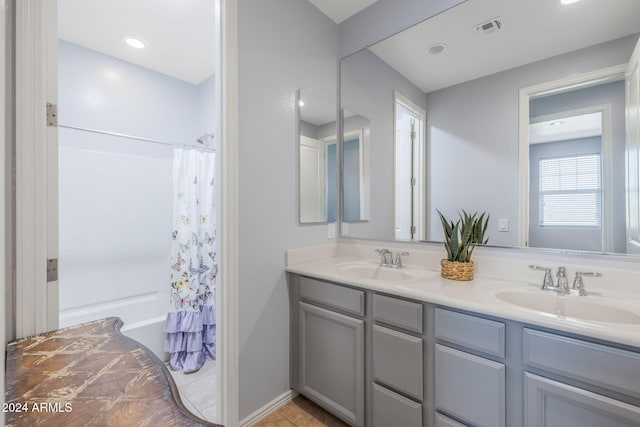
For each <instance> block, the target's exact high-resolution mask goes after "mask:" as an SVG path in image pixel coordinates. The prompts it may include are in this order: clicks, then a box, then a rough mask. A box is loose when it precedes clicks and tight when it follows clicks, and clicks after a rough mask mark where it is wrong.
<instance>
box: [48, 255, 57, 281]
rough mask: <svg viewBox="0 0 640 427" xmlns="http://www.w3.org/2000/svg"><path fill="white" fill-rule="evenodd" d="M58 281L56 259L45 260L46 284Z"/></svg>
mask: <svg viewBox="0 0 640 427" xmlns="http://www.w3.org/2000/svg"><path fill="white" fill-rule="evenodd" d="M57 280H58V258H53V259H48V260H47V283H49V282H56V281H57Z"/></svg>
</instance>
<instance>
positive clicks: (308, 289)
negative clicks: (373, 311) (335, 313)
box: [300, 277, 364, 316]
mask: <svg viewBox="0 0 640 427" xmlns="http://www.w3.org/2000/svg"><path fill="white" fill-rule="evenodd" d="M300 297H301V298H303V299H306V300H309V301H315V302H319V303H322V304H326V305H328V306H331V307H335V308H337V309H340V310H344V311H346V312H349V313H353V314H357V315H359V316H364V292H363V291H359V290H357V289H351V288H347V287H345V286H340V285H334V284H332V283H327V282H322V281H320V280H315V279H311V278H309V277H301V278H300Z"/></svg>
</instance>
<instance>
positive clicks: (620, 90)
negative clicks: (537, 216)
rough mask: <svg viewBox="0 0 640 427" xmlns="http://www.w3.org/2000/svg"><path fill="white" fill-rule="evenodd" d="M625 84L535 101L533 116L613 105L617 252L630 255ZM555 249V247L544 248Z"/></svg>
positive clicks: (530, 106)
mask: <svg viewBox="0 0 640 427" xmlns="http://www.w3.org/2000/svg"><path fill="white" fill-rule="evenodd" d="M624 97H625V83H624V81H622V80H620V81H617V82H612V83H607V84H603V85H598V86H593V87H589V88H585V89H580V90H574V91H571V92H565V93H560V94H557V95H552V96H545V97H543V98H538V99H534V100H532V101H531V102H530V104H529V115H530V116H531V117H536V116H543V115H546V114H553V113H558V112H561V111H569V110H575V109H578V108H583V107H589V106H594V105H601V104H610V105H611V116H612V117H611V119H612V129H611V133H612V141H611V142H612V147H611V149H612V150H611V152H612V157H613V159H612V161H613V165H614V167H613V168H612V175H613V184H612V188H613V206H612V210H613V218H612V223H613V252H619V253H625V252H626V212H625V210H626V192H625V186H626V184H625V180H626V178H625V170H626V168H625V100H624ZM542 247H552V246H542Z"/></svg>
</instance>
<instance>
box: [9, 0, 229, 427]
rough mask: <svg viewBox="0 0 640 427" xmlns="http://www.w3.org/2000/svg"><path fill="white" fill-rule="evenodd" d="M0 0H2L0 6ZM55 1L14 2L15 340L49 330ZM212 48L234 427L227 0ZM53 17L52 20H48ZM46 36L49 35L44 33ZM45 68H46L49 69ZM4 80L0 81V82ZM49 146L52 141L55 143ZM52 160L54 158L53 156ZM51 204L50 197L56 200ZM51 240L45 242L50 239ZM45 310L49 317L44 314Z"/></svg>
mask: <svg viewBox="0 0 640 427" xmlns="http://www.w3.org/2000/svg"><path fill="white" fill-rule="evenodd" d="M0 1H2V0H0ZM56 3H57V2H56V1H55V0H19V1H17V2H16V6H17V10H16V104H17V105H16V134H17V135H16V149H17V152H16V184H17V185H16V222H17V224H16V257H17V259H16V278H17V289H16V336H17V337H24V336H28V335H32V334H35V333H40V332H44V331H46V330H48V329H50V328H52V327H57V325H52V324H51V323H50V319H49V318H50V317H51V316H49V315H48V314H47V309H48V304H49V301H52V300H53V299H54V298H55V299H56V301H55V305H56V313H55V317H56V319H57V315H58V313H57V295H55V296H52V295H51V294H49V295H48V294H47V287H46V286H45V283H46V269H45V265H46V259H47V258H48V257H55V258H57V248H56V252H55V253H51V252H48V250H51V249H52V248H48V246H47V245H48V243H47V242H48V241H56V242H57V235H53V236H52V235H50V236H47V233H48V232H49V233H50V232H52V231H53V230H55V233H56V234H57V212H56V213H53V214H52V213H51V212H50V210H51V208H50V207H48V206H47V203H48V202H49V203H50V206H54V207H55V209H56V210H57V205H54V204H53V202H54V201H52V200H49V201H48V200H47V195H48V191H47V179H48V177H49V176H51V175H50V174H55V175H56V180H57V170H47V168H46V166H47V156H51V155H54V153H51V152H48V151H47V150H48V148H47V144H46V141H47V138H50V137H51V134H52V133H54V134H55V135H57V131H56V129H55V128H50V129H49V130H47V126H46V123H45V118H46V102H47V101H48V100H51V101H54V102H55V100H56V99H55V96H54V95H52V94H50V93H47V87H46V81H47V80H46V79H47V76H48V75H47V70H51V69H53V70H56V69H57V58H56V54H55V51H52V48H55V46H56V45H57V35H56V33H55V17H56V16H57V8H56ZM216 17H217V21H218V23H219V25H218V26H217V28H218V29H217V31H218V40H217V44H218V47H219V48H220V49H219V51H218V52H220V53H219V55H220V57H219V59H220V68H219V74H220V78H216V85H217V90H218V91H219V92H218V93H220V94H221V96H219V97H218V101H217V102H218V103H219V104H218V107H219V110H218V111H220V112H221V118H218V119H217V120H218V129H220V133H221V138H220V146H219V147H218V149H219V153H220V182H221V183H222V185H221V191H220V194H219V195H218V206H219V213H220V216H219V234H218V236H219V249H220V254H219V264H220V274H219V276H218V277H219V280H220V283H221V286H219V287H218V289H217V292H216V297H217V302H216V303H217V306H218V310H217V314H216V323H217V324H218V325H219V326H220V327H219V328H218V349H219V351H218V381H217V384H218V385H217V393H218V394H217V402H218V405H217V408H218V416H217V418H218V422H220V423H221V424H223V425H228V426H235V425H238V422H239V421H238V420H239V404H238V400H239V391H238V383H239V376H238V359H239V358H238V315H237V313H238V262H237V261H238V197H237V193H238V192H237V189H238V174H237V171H238V167H237V165H238V143H237V141H238V80H237V75H238V58H237V46H238V35H237V34H238V5H237V2H236V1H233V0H216ZM52 18H53V20H51V19H52ZM52 31H53V34H52V33H51V32H52ZM51 61H53V62H51ZM3 81H4V80H3ZM55 145H56V146H57V142H56V144H55ZM55 154H57V153H55ZM56 199H57V197H56ZM52 237H53V238H52ZM49 311H51V310H49Z"/></svg>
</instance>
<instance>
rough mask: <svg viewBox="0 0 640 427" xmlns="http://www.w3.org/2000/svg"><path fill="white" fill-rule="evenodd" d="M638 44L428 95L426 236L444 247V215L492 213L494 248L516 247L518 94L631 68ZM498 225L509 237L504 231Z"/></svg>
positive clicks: (606, 47) (599, 49)
mask: <svg viewBox="0 0 640 427" xmlns="http://www.w3.org/2000/svg"><path fill="white" fill-rule="evenodd" d="M636 40H637V37H635V36H631V37H627V38H623V39H619V40H614V41H612V42H608V43H604V44H601V45H597V46H592V47H589V48H586V49H581V50H577V51H574V52H570V53H568V54H565V55H561V56H557V57H553V58H549V59H546V60H542V61H538V62H534V63H532V64H528V65H524V66H522V67H517V68H514V69H512V70H507V71H504V72H501V73H497V74H493V75H490V76H487V77H484V78H480V79H477V80H473V81H470V82H467V83H462V84H459V85H456V86H452V87H450V88H446V89H442V90H439V91H436V92H431V93H429V94H427V138H428V141H429V145H430V154H429V155H428V159H429V160H428V161H429V166H428V168H429V171H428V174H429V177H430V178H429V182H430V184H429V187H430V189H431V194H430V197H429V201H428V206H429V214H431V220H430V222H429V223H428V229H427V233H428V234H427V236H428V238H429V239H432V240H441V239H442V231H441V224H440V223H439V220H438V218H437V217H434V215H433V212H432V211H433V209H436V208H437V209H440V210H441V211H442V212H443V213H444V214H445V215H447V216H455V212H456V211H457V209H460V208H465V209H468V210H471V211H475V210H478V211H484V210H486V211H488V212H489V213H490V214H491V220H490V222H489V230H488V235H489V244H493V245H508V246H515V245H517V244H518V227H519V224H518V93H519V92H518V91H519V89H520V88H523V87H528V86H532V85H535V84H539V83H543V82H546V81H550V80H555V79H559V78H563V77H567V76H569V75H572V74H580V73H585V72H588V71H593V70H597V69H600V68H605V67H609V66H612V65H618V64H624V63H626V62H628V60H629V57H630V56H631V52H632V51H633V47H634V45H635V42H636ZM499 218H507V219H509V221H510V222H509V224H510V228H509V232H507V233H504V232H498V231H497V228H498V227H497V221H498V219H499Z"/></svg>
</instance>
